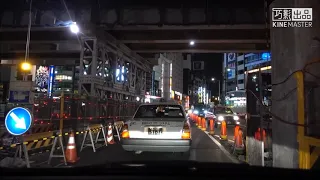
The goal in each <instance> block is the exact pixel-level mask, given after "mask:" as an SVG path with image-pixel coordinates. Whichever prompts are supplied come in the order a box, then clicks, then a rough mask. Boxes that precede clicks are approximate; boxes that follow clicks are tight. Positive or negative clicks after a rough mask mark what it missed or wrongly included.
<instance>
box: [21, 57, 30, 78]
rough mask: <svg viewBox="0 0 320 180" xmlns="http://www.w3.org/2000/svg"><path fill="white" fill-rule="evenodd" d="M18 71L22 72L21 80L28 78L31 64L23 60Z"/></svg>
mask: <svg viewBox="0 0 320 180" xmlns="http://www.w3.org/2000/svg"><path fill="white" fill-rule="evenodd" d="M19 68H20V72H22V77H23V81H27V79H28V74H30V71H31V68H32V67H31V64H30V63H28V62H26V61H25V62H23V63H21V64H20V67H19Z"/></svg>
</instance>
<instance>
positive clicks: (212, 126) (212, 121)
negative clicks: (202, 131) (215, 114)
mask: <svg viewBox="0 0 320 180" xmlns="http://www.w3.org/2000/svg"><path fill="white" fill-rule="evenodd" d="M209 123H210V131H209V134H210V135H214V119H213V118H210V120H209Z"/></svg>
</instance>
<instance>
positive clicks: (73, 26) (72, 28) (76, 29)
mask: <svg viewBox="0 0 320 180" xmlns="http://www.w3.org/2000/svg"><path fill="white" fill-rule="evenodd" d="M69 28H70V31H71V32H72V33H74V34H78V32H79V27H78V25H77V23H76V22H74V23H72V24H71V25H70V26H69Z"/></svg>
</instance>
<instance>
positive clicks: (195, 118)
mask: <svg viewBox="0 0 320 180" xmlns="http://www.w3.org/2000/svg"><path fill="white" fill-rule="evenodd" d="M193 120H194V122H195V123H196V126H198V117H197V115H195V114H194V115H193Z"/></svg>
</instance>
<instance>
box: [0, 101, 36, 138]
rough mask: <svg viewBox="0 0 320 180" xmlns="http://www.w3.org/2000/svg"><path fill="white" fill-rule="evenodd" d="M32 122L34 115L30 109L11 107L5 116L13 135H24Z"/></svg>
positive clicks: (7, 127) (6, 124) (9, 130)
mask: <svg viewBox="0 0 320 180" xmlns="http://www.w3.org/2000/svg"><path fill="white" fill-rule="evenodd" d="M31 124H32V116H31V113H30V111H29V110H28V109H26V108H23V107H16V108H13V109H11V110H10V111H9V112H8V114H7V115H6V118H5V126H6V129H7V130H8V132H9V133H10V134H12V135H16V136H19V135H22V134H24V133H25V132H27V131H28V130H29V128H30V126H31Z"/></svg>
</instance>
